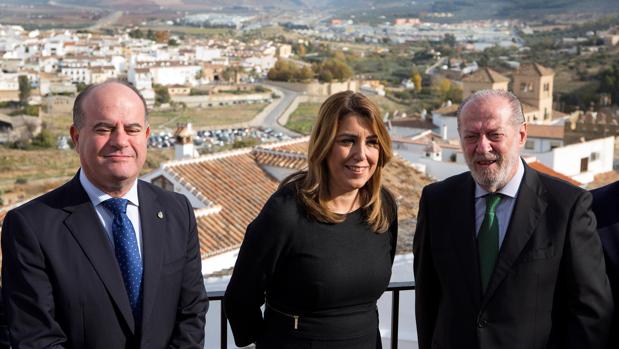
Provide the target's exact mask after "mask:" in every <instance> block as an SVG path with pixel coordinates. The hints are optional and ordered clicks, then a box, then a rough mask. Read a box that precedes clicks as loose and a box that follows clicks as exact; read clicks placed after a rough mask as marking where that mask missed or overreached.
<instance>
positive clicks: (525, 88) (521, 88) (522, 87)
mask: <svg viewBox="0 0 619 349" xmlns="http://www.w3.org/2000/svg"><path fill="white" fill-rule="evenodd" d="M520 91H522V92H527V84H525V83H524V82H521V83H520Z"/></svg>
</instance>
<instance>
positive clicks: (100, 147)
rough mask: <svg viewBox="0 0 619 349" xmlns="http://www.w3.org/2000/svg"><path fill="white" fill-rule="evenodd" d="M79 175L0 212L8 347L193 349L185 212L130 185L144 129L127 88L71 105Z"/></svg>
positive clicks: (140, 106)
mask: <svg viewBox="0 0 619 349" xmlns="http://www.w3.org/2000/svg"><path fill="white" fill-rule="evenodd" d="M70 133H71V138H72V140H73V143H74V144H75V149H76V151H77V153H78V155H79V158H80V164H81V168H80V170H79V172H78V174H77V175H76V176H75V177H74V178H73V179H72V180H71V181H69V182H68V183H66V184H64V185H63V186H61V187H59V188H57V189H55V190H53V191H51V192H50V193H47V194H45V195H43V196H41V197H39V198H36V199H34V200H32V201H30V202H29V203H27V204H24V205H22V206H20V207H18V208H16V209H14V210H12V211H10V212H9V213H8V214H7V216H6V218H5V220H4V224H3V228H2V254H3V259H2V285H3V295H4V302H5V305H6V313H7V319H8V325H9V330H10V339H11V345H12V347H13V348H89V349H90V348H101V349H103V348H149V349H150V348H170V347H172V348H200V349H202V348H203V343H204V325H205V314H206V310H207V308H208V299H207V297H206V291H205V289H204V282H203V278H202V273H201V259H200V248H199V244H198V237H197V231H196V222H195V217H194V215H193V209H192V207H191V205H190V204H189V202H188V201H187V199H186V198H185V197H184V196H181V195H179V194H175V193H171V192H167V191H164V190H162V189H160V188H158V187H156V186H153V185H151V184H149V183H145V182H142V181H139V180H138V179H137V178H138V175H139V172H140V170H141V169H142V166H143V165H144V161H145V160H146V145H147V141H148V136H149V134H150V128H149V126H148V119H147V108H146V103H145V101H144V98H143V97H142V96H141V95H140V94H139V92H138V91H137V90H135V88H133V87H132V86H131V85H129V84H127V83H125V82H121V81H116V80H113V81H107V82H104V83H102V84H99V85H92V86H90V87H88V88H87V89H86V90H84V91H83V92H82V93H81V94H80V95H78V97H77V98H76V100H75V105H74V108H73V125H72V126H71V129H70Z"/></svg>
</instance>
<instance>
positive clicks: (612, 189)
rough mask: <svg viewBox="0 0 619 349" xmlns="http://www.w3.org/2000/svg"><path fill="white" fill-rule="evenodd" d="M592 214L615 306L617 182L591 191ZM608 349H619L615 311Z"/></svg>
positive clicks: (618, 291) (618, 297) (618, 296)
mask: <svg viewBox="0 0 619 349" xmlns="http://www.w3.org/2000/svg"><path fill="white" fill-rule="evenodd" d="M591 193H592V194H593V213H595V218H596V219H597V223H598V234H600V240H602V247H603V249H604V260H606V274H607V275H608V280H610V288H611V289H612V291H613V299H614V300H615V304H617V303H619V181H618V182H615V183H613V184H609V185H607V186H605V187H602V188H599V189H596V190H593V191H592V192H591ZM610 333H611V336H610V340H609V343H608V348H609V349H610V348H619V313H618V312H617V311H615V315H614V317H613V325H612V327H611V331H610Z"/></svg>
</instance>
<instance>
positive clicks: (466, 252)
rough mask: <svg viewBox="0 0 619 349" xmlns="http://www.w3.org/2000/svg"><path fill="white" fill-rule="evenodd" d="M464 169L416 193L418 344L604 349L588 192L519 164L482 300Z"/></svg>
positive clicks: (607, 309) (609, 306) (607, 301)
mask: <svg viewBox="0 0 619 349" xmlns="http://www.w3.org/2000/svg"><path fill="white" fill-rule="evenodd" d="M474 191H475V185H474V181H473V179H472V177H471V175H470V173H469V172H467V173H463V174H460V175H457V176H454V177H451V178H448V179H446V180H444V181H442V182H439V183H434V184H431V185H428V186H427V187H425V188H424V190H423V193H422V197H421V202H420V209H419V216H418V222H417V230H416V233H415V239H414V243H413V252H414V254H415V260H414V271H415V281H416V287H417V288H416V293H415V297H416V316H417V331H418V340H419V348H420V349H426V348H480V349H490V348H493V349H495V348H501V349H510V348H514V349H516V348H518V349H522V348H527V349H528V348H536V349H541V348H590V349H594V348H602V347H603V346H604V344H605V343H606V338H607V336H608V328H609V325H610V318H611V316H612V311H613V302H612V298H611V294H610V287H609V284H608V279H607V278H606V275H605V272H604V259H603V255H602V247H601V245H600V240H599V238H598V236H597V234H596V233H595V218H594V217H593V214H592V213H591V210H590V205H591V195H590V194H589V193H588V192H586V191H584V190H582V189H580V188H577V187H574V186H572V185H569V184H567V183H565V182H562V181H560V180H557V179H555V178H552V177H549V176H546V175H543V174H541V173H538V172H536V171H534V170H532V169H530V168H528V167H527V166H526V165H525V173H524V178H523V181H522V183H521V185H520V189H519V193H518V197H517V199H516V203H515V206H514V210H513V213H512V216H511V221H510V223H509V226H508V230H507V234H506V237H505V240H504V241H503V244H502V246H501V250H500V252H499V256H498V259H497V262H496V266H495V269H494V273H493V275H492V276H491V279H490V283H489V285H488V289H487V292H485V294H482V290H481V281H480V275H479V258H478V253H477V243H476V234H475V199H474Z"/></svg>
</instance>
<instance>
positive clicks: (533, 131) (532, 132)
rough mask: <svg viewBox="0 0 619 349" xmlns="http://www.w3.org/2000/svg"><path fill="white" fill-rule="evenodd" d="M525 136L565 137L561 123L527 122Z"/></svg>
mask: <svg viewBox="0 0 619 349" xmlns="http://www.w3.org/2000/svg"><path fill="white" fill-rule="evenodd" d="M527 136H528V137H531V138H552V139H563V138H564V137H565V128H564V127H563V125H538V124H528V125H527Z"/></svg>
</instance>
